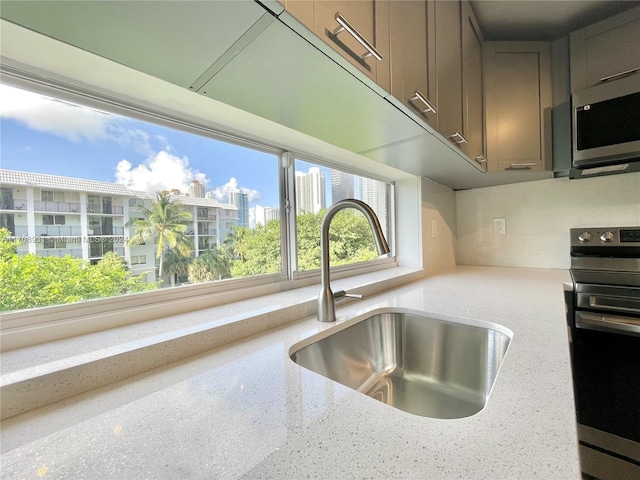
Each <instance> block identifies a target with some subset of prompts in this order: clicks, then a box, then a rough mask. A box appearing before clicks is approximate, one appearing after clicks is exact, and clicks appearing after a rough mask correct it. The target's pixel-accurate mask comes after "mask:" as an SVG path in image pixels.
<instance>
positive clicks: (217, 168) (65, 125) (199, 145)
mask: <svg viewBox="0 0 640 480" xmlns="http://www.w3.org/2000/svg"><path fill="white" fill-rule="evenodd" d="M0 116H1V118H0V139H1V142H0V166H1V167H2V168H4V169H10V170H21V171H29V172H38V173H49V174H53V175H64V176H69V177H76V178H86V179H93V180H101V181H105V182H114V183H122V184H124V185H127V186H128V187H130V188H132V189H135V190H146V191H149V192H150V193H153V192H154V191H156V190H162V189H171V188H177V189H180V190H182V191H188V190H187V188H188V185H189V183H190V182H191V180H194V179H196V180H199V181H200V182H201V183H204V184H205V188H206V190H207V191H210V190H212V191H214V192H215V193H216V198H217V199H218V200H219V201H222V202H227V201H228V191H229V190H230V189H232V188H237V189H239V190H241V191H243V192H245V193H247V194H248V195H249V200H250V205H251V207H254V206H255V205H262V206H271V207H275V206H278V162H277V157H276V156H274V155H271V154H265V153H262V152H258V151H255V150H250V149H246V148H243V147H238V146H235V145H232V144H228V143H224V142H219V141H216V140H212V139H209V138H205V137H200V136H197V135H193V134H189V133H184V132H181V131H178V130H172V129H169V128H165V127H162V126H159V125H154V124H151V123H145V122H141V121H138V120H134V119H128V118H124V117H121V116H118V115H112V114H107V113H104V112H99V111H96V110H93V109H88V108H86V107H80V106H77V105H72V104H69V103H67V102H62V101H58V100H53V99H49V98H47V97H43V96H41V95H38V94H34V93H31V92H26V91H24V90H18V89H15V88H13V87H8V86H6V85H0Z"/></svg>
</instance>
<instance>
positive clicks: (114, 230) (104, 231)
mask: <svg viewBox="0 0 640 480" xmlns="http://www.w3.org/2000/svg"><path fill="white" fill-rule="evenodd" d="M88 232H89V236H90V237H91V236H96V235H124V227H101V226H100V225H98V226H95V227H89V228H88Z"/></svg>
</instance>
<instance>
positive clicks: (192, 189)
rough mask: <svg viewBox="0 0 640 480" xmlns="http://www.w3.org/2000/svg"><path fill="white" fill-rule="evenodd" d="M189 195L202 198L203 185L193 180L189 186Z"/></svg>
mask: <svg viewBox="0 0 640 480" xmlns="http://www.w3.org/2000/svg"><path fill="white" fill-rule="evenodd" d="M189 195H191V196H192V197H198V198H204V185H202V184H201V183H200V182H199V181H198V180H193V181H192V182H191V185H189Z"/></svg>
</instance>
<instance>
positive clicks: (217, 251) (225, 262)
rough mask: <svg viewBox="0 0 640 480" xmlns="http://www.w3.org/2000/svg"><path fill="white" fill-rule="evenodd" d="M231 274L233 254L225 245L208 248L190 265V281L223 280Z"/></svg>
mask: <svg viewBox="0 0 640 480" xmlns="http://www.w3.org/2000/svg"><path fill="white" fill-rule="evenodd" d="M229 275H231V256H230V254H229V252H228V250H226V249H225V248H223V247H213V248H211V249H210V250H207V251H206V252H204V253H203V254H202V255H200V256H199V257H198V258H196V259H195V260H194V261H193V263H192V264H191V265H190V266H189V281H190V282H193V283H198V282H208V281H212V280H221V279H223V278H224V277H228V276H229Z"/></svg>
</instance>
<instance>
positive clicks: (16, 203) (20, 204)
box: [0, 198, 27, 210]
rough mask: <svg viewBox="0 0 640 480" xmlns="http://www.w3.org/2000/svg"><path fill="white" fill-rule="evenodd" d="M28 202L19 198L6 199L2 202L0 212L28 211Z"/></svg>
mask: <svg viewBox="0 0 640 480" xmlns="http://www.w3.org/2000/svg"><path fill="white" fill-rule="evenodd" d="M26 209H27V201H26V200H20V199H17V198H14V199H6V200H2V201H1V202H0V210H26Z"/></svg>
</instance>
